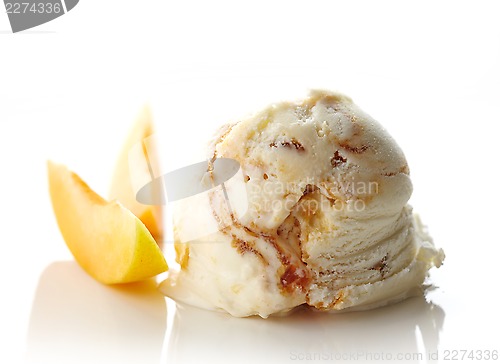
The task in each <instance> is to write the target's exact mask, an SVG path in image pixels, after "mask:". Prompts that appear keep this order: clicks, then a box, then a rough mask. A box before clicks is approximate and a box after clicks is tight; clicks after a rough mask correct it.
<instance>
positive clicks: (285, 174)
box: [160, 91, 444, 317]
mask: <svg viewBox="0 0 500 364" xmlns="http://www.w3.org/2000/svg"><path fill="white" fill-rule="evenodd" d="M219 157H224V158H232V159H234V160H236V161H238V162H239V163H240V165H241V175H242V182H241V183H243V184H244V189H243V191H244V194H246V195H245V199H244V201H245V203H246V207H247V208H246V209H245V210H244V213H235V211H234V209H233V207H234V206H236V205H237V204H238V203H237V202H238V201H235V200H234V196H235V195H237V194H235V193H234V189H235V188H236V187H235V188H233V187H231V184H229V183H228V184H227V186H225V188H221V187H220V186H219V188H214V189H213V190H211V191H210V192H208V193H206V195H205V196H204V197H202V198H200V199H199V200H198V202H196V203H195V204H193V201H191V202H190V201H189V199H187V200H186V201H184V203H181V204H179V205H178V207H177V208H176V211H175V217H174V234H175V248H176V252H177V261H178V262H179V263H180V271H179V272H178V273H177V274H174V273H172V274H170V275H169V277H168V278H167V280H166V281H164V282H163V283H162V284H161V285H160V289H161V290H162V291H163V292H164V293H165V294H166V295H168V296H170V297H173V298H174V299H177V300H179V301H183V302H186V303H188V304H192V305H196V306H200V307H204V308H208V309H216V310H224V311H227V312H229V313H230V314H232V315H234V316H250V315H260V316H262V317H267V316H269V315H271V314H276V313H283V312H286V311H289V310H290V309H292V308H294V307H296V306H298V305H301V304H308V305H310V306H312V307H315V308H317V309H319V310H325V311H335V310H343V309H367V308H372V307H376V306H380V305H383V304H387V303H392V302H396V301H399V300H402V299H404V298H406V297H408V296H411V295H414V294H418V293H421V292H422V289H421V287H422V283H423V281H424V279H425V277H426V276H427V272H428V270H429V269H430V268H431V267H433V266H436V267H439V266H440V265H441V263H442V261H443V259H444V254H443V251H442V250H440V249H436V248H435V247H434V245H433V243H432V240H431V238H430V237H429V236H428V235H427V233H426V232H425V229H424V228H423V226H422V224H421V223H420V222H419V220H418V218H416V217H415V215H414V214H413V213H412V209H411V207H410V206H409V205H407V201H408V199H409V198H410V195H411V193H412V184H411V181H410V177H409V168H408V164H407V162H406V159H405V157H404V155H403V153H402V151H401V149H400V148H399V146H398V145H397V144H396V142H395V141H394V140H393V139H392V137H391V136H390V135H389V134H388V133H387V132H386V131H385V130H384V129H383V128H382V127H381V126H380V124H378V123H377V122H376V121H375V120H373V119H372V118H371V117H370V116H368V115H367V114H365V113H364V112H363V111H361V110H360V109H359V108H358V107H357V106H356V105H355V104H353V102H352V101H351V100H350V99H349V98H348V97H346V96H343V95H340V94H336V93H331V92H326V91H312V92H311V93H310V95H309V97H307V98H305V99H304V100H301V101H297V102H281V103H277V104H273V105H271V106H270V107H268V108H267V109H265V110H263V111H262V112H260V113H258V114H256V115H253V116H252V117H250V118H247V119H246V120H242V121H240V122H237V123H235V124H232V125H227V126H225V127H223V128H221V130H220V132H219V133H218V135H217V136H216V137H215V139H214V140H213V142H212V144H211V147H210V152H209V158H210V161H209V162H208V166H207V169H208V170H209V172H208V177H207V178H208V179H210V178H211V179H213V178H214V176H213V175H211V174H213V173H212V172H211V171H212V169H211V168H210V164H211V163H213V161H214V160H215V159H216V158H219ZM232 191H233V193H232V194H231V192H232ZM240 191H241V190H240ZM241 195H242V194H241V192H240V196H241ZM228 196H233V197H232V198H229V199H228ZM195 210H196V211H204V212H203V213H196V212H194V211H195ZM214 226H215V228H213V227H214ZM207 227H211V228H207ZM200 229H201V230H200ZM203 229H205V233H203ZM194 231H198V233H197V234H193V232H194Z"/></svg>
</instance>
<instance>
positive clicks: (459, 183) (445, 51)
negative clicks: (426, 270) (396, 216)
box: [0, 0, 500, 363]
mask: <svg viewBox="0 0 500 364" xmlns="http://www.w3.org/2000/svg"><path fill="white" fill-rule="evenodd" d="M499 10H500V7H499V6H497V5H496V2H494V1H474V2H473V1H469V2H463V1H449V2H448V1H446V2H445V1H434V2H427V1H419V2H409V1H407V2H403V1H349V2H348V1H268V2H261V1H251V2H235V1H233V2H221V1H205V2H201V1H200V2H194V1H184V2H173V1H159V0H157V1H149V0H142V1H110V0H108V1H105V2H103V1H90V0H82V1H81V2H80V3H79V4H78V5H77V6H76V7H75V8H74V9H73V10H72V11H70V12H69V13H68V14H66V15H65V16H63V17H61V18H59V19H56V20H54V21H53V22H50V23H47V24H44V25H42V26H39V27H37V28H34V29H32V30H29V31H25V32H22V33H18V34H12V33H11V32H10V26H9V24H8V19H7V15H6V14H4V13H3V10H2V13H0V163H1V165H0V166H1V169H0V171H1V172H0V176H1V178H0V193H1V197H0V231H1V235H0V244H1V253H0V279H1V281H0V282H1V288H0V292H1V293H0V295H1V296H0V297H1V298H0V334H1V335H0V362H5V363H12V362H22V361H25V360H26V361H29V362H37V363H41V362H44V360H45V361H46V362H51V363H53V362H57V360H60V361H61V362H78V361H79V360H80V361H83V362H85V361H86V360H91V362H113V361H121V362H127V360H128V361H130V362H144V363H149V362H151V363H154V362H160V361H161V362H175V363H185V362H191V361H195V362H196V360H198V359H199V358H203V359H204V360H205V361H206V362H212V361H214V360H216V358H218V359H217V360H218V362H221V360H222V359H221V358H220V355H222V354H221V352H222V353H224V352H225V353H226V354H227V353H228V352H229V353H232V354H227V355H226V354H225V355H226V357H227V358H228V359H227V360H236V359H237V360H239V361H241V362H244V361H245V360H248V361H249V362H256V361H260V362H263V363H264V362H268V361H269V362H271V361H272V362H287V361H291V362H297V361H298V359H300V357H299V356H300V355H302V354H300V353H318V352H320V353H331V352H333V351H335V350H336V351H342V350H344V351H349V350H351V349H352V350H354V349H359V347H361V344H362V343H363V342H364V341H363V340H364V339H366V340H368V341H370V340H371V338H372V337H373V338H378V339H380V337H383V336H385V337H386V338H387V340H388V341H391V340H392V338H393V337H394V338H396V339H398V338H399V341H398V340H396V341H393V343H392V344H393V348H394V347H397V346H398V345H400V347H401V350H403V351H404V350H406V351H408V352H411V351H412V350H414V349H415V350H417V349H418V350H419V351H425V350H427V351H432V350H439V351H440V353H439V355H440V357H441V360H442V361H443V359H444V358H443V355H444V352H445V350H455V349H457V350H460V349H464V350H485V349H489V350H493V349H496V350H499V349H500V345H499V344H498V340H495V336H496V338H498V324H500V319H499V314H498V305H497V302H498V299H497V297H498V295H497V291H498V276H499V273H498V272H499V270H498V265H499V258H498V256H499V254H500V248H499V244H500V241H499V237H498V225H499V222H498V220H499V217H500V216H499V213H498V210H497V205H498V203H499V202H500V201H499V198H498V175H499V174H498V172H497V169H498V158H499V157H500V154H499V152H498V147H499V141H498V130H499V128H498V124H499V122H500V111H499V110H500V107H499V100H500V71H499V64H500V22H499V21H498V14H499ZM315 87H322V88H328V89H334V90H338V91H341V92H344V93H346V94H348V95H349V96H351V97H352V98H353V99H354V101H355V102H356V103H357V104H358V105H360V106H361V107H362V108H363V109H364V110H365V111H367V112H368V113H369V114H371V115H372V116H373V117H375V119H377V120H379V121H380V122H381V123H382V124H383V125H384V126H385V127H386V128H387V129H388V130H389V131H390V133H391V134H392V135H393V136H394V137H395V139H396V140H397V141H398V142H399V144H400V145H401V147H402V149H403V150H404V151H405V154H406V156H407V159H408V161H409V164H410V168H411V174H412V178H413V182H414V194H413V196H412V199H411V203H412V205H413V206H414V207H415V209H416V210H417V211H418V212H419V213H420V214H421V216H422V218H423V220H424V222H425V223H426V224H427V225H428V226H429V229H430V233H431V235H432V236H433V237H434V240H435V242H436V244H437V245H438V246H440V247H442V248H443V249H444V250H445V252H446V255H447V257H446V261H445V264H444V266H443V267H442V268H441V269H439V270H433V271H432V275H431V281H432V282H433V283H434V284H435V285H436V286H438V288H437V289H436V290H435V291H434V292H431V293H429V294H428V296H427V300H428V301H430V302H432V304H431V303H425V301H422V302H420V301H410V302H405V303H402V304H400V305H396V306H394V307H388V308H386V309H382V310H376V311H373V312H370V313H364V314H351V315H343V316H335V317H334V318H332V317H330V316H329V317H328V318H325V317H324V316H321V317H318V316H313V318H311V317H309V316H307V315H306V316H304V317H303V316H301V315H297V317H295V318H291V319H282V320H280V321H272V320H268V321H264V320H261V319H249V320H241V319H232V318H229V317H226V316H225V315H219V314H211V313H207V312H200V311H197V310H193V311H192V312H191V311H190V309H189V308H186V309H185V310H181V309H179V310H177V309H176V307H175V305H174V304H173V303H172V302H169V303H168V310H165V305H164V303H163V299H159V296H158V295H156V294H155V293H154V290H149V289H148V288H147V287H146V288H144V287H142V286H141V287H138V288H137V287H136V288H134V289H135V290H137V291H140V292H135V293H134V292H131V290H132V291H134V289H129V290H125V291H122V290H116V291H114V290H113V289H108V288H106V287H102V286H100V285H97V284H94V282H92V281H91V280H90V279H87V277H86V276H85V275H83V274H82V273H81V272H80V270H79V268H78V267H77V266H75V265H74V264H73V263H70V262H68V261H71V260H72V258H71V256H70V254H69V252H68V250H67V248H66V247H65V244H64V241H63V240H62V238H61V236H60V234H59V231H58V229H57V226H56V223H55V219H54V217H53V215H52V210H51V206H50V200H49V197H48V192H47V179H46V164H45V163H46V160H47V159H53V160H55V161H59V162H63V163H66V164H68V165H69V166H70V168H71V169H73V170H76V171H77V172H78V173H79V174H80V175H81V176H82V177H83V178H84V179H85V180H86V181H87V182H88V183H89V184H90V185H91V186H92V187H93V188H94V189H95V190H96V191H98V192H99V193H102V194H104V195H105V194H106V191H107V187H108V183H109V180H110V177H111V171H112V168H113V164H114V161H115V159H116V157H117V154H118V151H119V149H120V147H121V143H122V142H123V140H124V138H125V136H126V134H127V132H128V128H129V127H130V125H131V123H132V122H133V120H134V117H135V115H136V114H137V113H138V111H139V109H140V107H141V106H142V105H143V104H144V103H147V102H148V103H150V104H151V106H152V108H153V112H154V115H155V121H156V124H157V126H158V131H159V137H160V141H161V142H162V146H161V147H162V150H163V152H162V157H163V160H162V161H163V165H164V169H165V170H173V169H175V168H177V167H180V166H183V165H186V164H187V163H194V162H198V161H200V160H201V158H202V157H203V148H204V144H203V143H204V142H205V141H206V140H208V138H209V136H210V134H211V133H212V132H213V131H215V130H216V129H217V127H218V126H219V125H221V124H223V123H225V122H228V121H231V120H234V118H237V117H238V116H240V115H244V114H246V113H249V112H252V111H254V110H255V109H256V108H259V107H262V106H265V105H266V104H267V103H269V102H272V101H277V100H280V99H283V98H289V97H301V96H303V95H304V94H305V93H306V92H307V89H309V88H315ZM54 262H57V263H54ZM37 289H38V290H37ZM148 300H149V301H148ZM434 305H435V306H434ZM141 312H142V314H141ZM144 312H148V315H149V316H147V317H146V316H143V314H144ZM436 312H437V314H436ZM153 313H154V314H153ZM436 315H437V316H438V319H436ZM159 322H161V323H159ZM436 322H438V324H436ZM399 323H400V324H399ZM441 323H442V324H441ZM436 325H437V326H436ZM339 330H340V332H341V333H342V335H341V334H340V333H339ZM426 331H429V332H430V334H429V333H426ZM362 333H365V334H366V337H364V336H363V335H364V334H362ZM370 335H371V336H370ZM236 338H241V340H237V339H236ZM329 338H332V339H331V341H329V340H330V339H329ZM305 342H307V343H308V344H307V345H306V346H304V347H301V346H300V344H298V343H305ZM356 343H358V345H357V344H356ZM389 344H390V343H389ZM389 344H388V345H389ZM407 344H408V345H407ZM297 345H298V346H297ZM231 348H232V349H231ZM304 348H305V349H304ZM353 348H354V349H353ZM383 348H384V346H380V350H382V349H383ZM146 353H147V354H146ZM299 354H300V355H299ZM304 355H305V354H304ZM138 357H141V358H142V359H141V361H139V360H138V359H137V358H138ZM197 358H198V359H197ZM89 362H90V361H89ZM424 362H425V361H424Z"/></svg>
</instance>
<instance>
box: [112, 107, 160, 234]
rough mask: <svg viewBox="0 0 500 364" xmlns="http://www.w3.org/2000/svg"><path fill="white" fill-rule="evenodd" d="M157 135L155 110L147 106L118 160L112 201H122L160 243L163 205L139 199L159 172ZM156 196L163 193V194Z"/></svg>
mask: <svg viewBox="0 0 500 364" xmlns="http://www.w3.org/2000/svg"><path fill="white" fill-rule="evenodd" d="M153 133H154V127H153V121H152V116H151V111H150V109H149V107H144V109H143V110H142V112H141V113H140V114H139V116H138V118H137V120H136V122H135V124H134V126H133V127H132V129H131V131H130V133H129V136H128V138H127V140H126V142H125V145H124V146H123V148H122V150H121V153H120V155H119V157H118V160H117V163H116V167H115V170H114V173H113V178H112V181H111V188H110V190H109V199H110V200H118V201H120V203H121V204H123V206H125V207H126V208H127V209H129V210H130V211H131V212H132V213H133V214H134V215H135V216H137V217H138V218H139V219H140V220H141V221H142V222H143V223H144V225H146V227H147V228H148V230H149V231H150V232H151V235H153V237H154V238H155V239H156V241H157V242H158V243H160V242H161V240H162V234H163V229H162V207H161V205H159V204H158V205H143V204H141V203H139V202H138V201H137V199H136V192H137V191H136V190H137V187H142V186H144V185H145V184H146V183H148V182H149V181H151V179H152V178H153V177H152V176H151V174H152V173H154V172H155V171H158V170H159V162H158V152H157V149H156V146H155V143H154V139H153V138H152V137H151V136H152V135H153ZM134 182H135V183H134ZM135 185H137V186H135ZM154 193H157V194H160V193H161V191H155V192H154ZM153 199H154V198H153ZM158 200H159V198H158Z"/></svg>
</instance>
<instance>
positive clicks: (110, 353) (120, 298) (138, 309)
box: [27, 262, 167, 364]
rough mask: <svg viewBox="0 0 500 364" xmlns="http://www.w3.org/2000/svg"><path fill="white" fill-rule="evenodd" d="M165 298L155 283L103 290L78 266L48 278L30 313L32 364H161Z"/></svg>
mask: <svg viewBox="0 0 500 364" xmlns="http://www.w3.org/2000/svg"><path fill="white" fill-rule="evenodd" d="M166 322H167V311H166V303H165V299H164V297H163V296H162V295H161V294H160V293H159V292H158V291H157V290H156V284H155V282H153V281H148V282H143V283H140V284H129V285H123V286H116V287H111V286H104V285H102V284H100V283H98V282H96V281H94V280H93V279H92V278H90V277H89V276H88V275H87V274H86V273H84V272H83V271H82V269H81V268H80V267H79V266H78V265H77V264H76V263H75V262H56V263H52V264H51V265H49V266H48V267H47V268H46V269H45V271H44V272H43V274H42V276H41V278H40V282H39V285H38V289H37V292H36V296H35V300H34V303H33V308H32V312H31V318H30V324H29V331H28V342H27V351H28V352H27V361H28V362H29V363H51V364H54V363H65V364H67V363H141V364H150V363H155V364H156V363H159V362H160V360H161V353H162V345H163V341H164V335H165V331H166Z"/></svg>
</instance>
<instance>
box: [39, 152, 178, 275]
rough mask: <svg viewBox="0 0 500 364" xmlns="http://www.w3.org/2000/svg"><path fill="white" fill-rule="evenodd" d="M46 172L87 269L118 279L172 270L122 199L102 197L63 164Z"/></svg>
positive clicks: (63, 225) (57, 209)
mask: <svg viewBox="0 0 500 364" xmlns="http://www.w3.org/2000/svg"><path fill="white" fill-rule="evenodd" d="M48 176H49V189H50V196H51V199H52V206H53V208H54V213H55V215H56V219H57V223H58V225H59V229H60V230H61V233H62V236H63V238H64V240H65V241H66V244H67V246H68V248H69V250H70V251H71V253H72V254H73V256H74V257H75V259H76V261H77V262H78V263H79V264H80V266H81V267H82V268H83V269H84V270H85V271H87V273H88V274H90V275H91V276H92V277H94V278H95V279H96V280H98V281H99V282H102V283H105V284H114V283H128V282H135V281H140V280H144V279H147V278H150V277H153V276H155V275H157V274H159V273H162V272H164V271H166V270H167V269H168V266H167V263H166V261H165V258H164V256H163V253H162V252H161V250H160V248H159V247H158V245H157V244H156V242H155V240H154V239H153V237H152V236H151V233H150V232H149V231H148V229H147V228H146V226H145V225H144V224H143V223H142V222H141V221H140V220H139V219H138V218H137V217H136V216H135V215H134V214H132V213H131V212H130V211H129V210H127V209H126V208H125V207H123V206H122V205H121V204H120V203H118V202H116V201H111V202H108V201H106V200H104V199H103V198H102V197H101V196H99V195H98V194H97V193H95V192H94V191H93V190H92V189H90V187H88V186H87V184H86V183H85V182H84V181H83V180H82V179H81V178H80V177H79V176H78V175H76V174H75V173H73V172H71V171H69V170H68V169H67V168H66V167H65V166H63V165H59V164H55V163H52V162H48Z"/></svg>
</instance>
